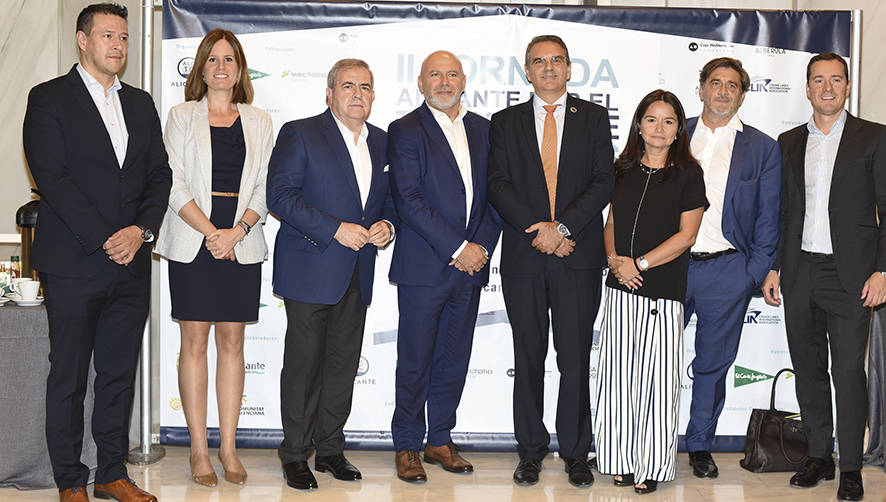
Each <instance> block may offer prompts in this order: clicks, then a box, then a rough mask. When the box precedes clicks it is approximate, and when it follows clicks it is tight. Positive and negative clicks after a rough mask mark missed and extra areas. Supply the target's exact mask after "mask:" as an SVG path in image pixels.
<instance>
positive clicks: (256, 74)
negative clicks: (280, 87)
mask: <svg viewBox="0 0 886 502" xmlns="http://www.w3.org/2000/svg"><path fill="white" fill-rule="evenodd" d="M270 76H271V74H270V73H265V72H263V71H258V70H255V69H252V68H250V69H249V80H258V79H260V78H265V77H270Z"/></svg>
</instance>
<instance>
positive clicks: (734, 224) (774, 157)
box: [686, 117, 781, 293]
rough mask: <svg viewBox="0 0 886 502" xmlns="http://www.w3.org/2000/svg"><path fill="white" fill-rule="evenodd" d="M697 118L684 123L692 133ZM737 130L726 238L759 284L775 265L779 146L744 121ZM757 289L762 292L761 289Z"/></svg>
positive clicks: (726, 202)
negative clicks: (742, 257)
mask: <svg viewBox="0 0 886 502" xmlns="http://www.w3.org/2000/svg"><path fill="white" fill-rule="evenodd" d="M697 124H698V117H692V118H690V119H689V120H687V121H686V127H687V129H688V131H689V136H690V137H692V135H693V134H694V133H695V126H696V125H697ZM742 126H743V129H744V130H743V131H742V132H737V133H736V134H735V143H734V145H733V146H732V161H731V163H730V164H729V174H728V177H727V178H726V193H725V194H724V196H723V220H722V222H721V223H722V228H723V237H725V238H726V240H727V241H729V242H730V243H731V244H732V245H733V246H735V249H737V250H738V251H739V252H740V253H741V254H743V255H744V257H745V259H746V260H747V273H748V276H749V277H750V278H751V280H752V281H753V283H752V284H749V287H754V288H757V289H759V288H758V286H759V285H760V284H762V282H763V279H764V278H765V277H766V274H768V273H769V270H771V269H772V265H773V264H774V263H775V254H776V248H777V246H778V227H779V206H780V196H781V150H780V149H779V147H778V143H776V141H775V140H774V139H772V138H770V137H769V136H768V135H766V134H765V133H763V132H761V131H759V130H757V129H755V128H753V127H751V126H749V125H747V124H744V123H742ZM757 292H758V293H759V291H757Z"/></svg>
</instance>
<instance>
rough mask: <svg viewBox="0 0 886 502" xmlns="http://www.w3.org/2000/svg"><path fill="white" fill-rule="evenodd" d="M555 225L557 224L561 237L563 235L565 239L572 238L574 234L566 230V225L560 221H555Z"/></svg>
mask: <svg viewBox="0 0 886 502" xmlns="http://www.w3.org/2000/svg"><path fill="white" fill-rule="evenodd" d="M554 223H556V224H557V231H558V232H560V235H562V236H563V237H571V236H572V234H571V233H569V229H568V228H566V225H564V224H562V223H560V222H559V221H555V222H554Z"/></svg>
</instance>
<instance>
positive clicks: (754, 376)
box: [732, 365, 774, 388]
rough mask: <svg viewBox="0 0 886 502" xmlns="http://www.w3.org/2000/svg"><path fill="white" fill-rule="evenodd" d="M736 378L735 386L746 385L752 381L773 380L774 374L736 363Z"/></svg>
mask: <svg viewBox="0 0 886 502" xmlns="http://www.w3.org/2000/svg"><path fill="white" fill-rule="evenodd" d="M733 376H734V378H733V384H732V386H733V387H735V388H738V387H744V386H745V385H750V384H752V383H757V382H763V381H766V380H772V379H773V378H774V376H773V375H770V374H768V373H763V372H762V371H757V370H753V369H750V368H745V367H744V366H738V365H735V371H734V375H733Z"/></svg>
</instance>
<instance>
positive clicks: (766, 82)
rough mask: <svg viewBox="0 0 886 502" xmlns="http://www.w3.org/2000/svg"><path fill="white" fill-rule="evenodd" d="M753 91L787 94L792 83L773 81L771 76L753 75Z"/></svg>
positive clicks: (751, 89)
mask: <svg viewBox="0 0 886 502" xmlns="http://www.w3.org/2000/svg"><path fill="white" fill-rule="evenodd" d="M750 91H751V92H768V93H771V94H786V93H788V92H790V91H791V84H783V83H778V82H773V81H772V79H771V78H766V77H761V76H759V75H756V76H753V77H751V88H750Z"/></svg>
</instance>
